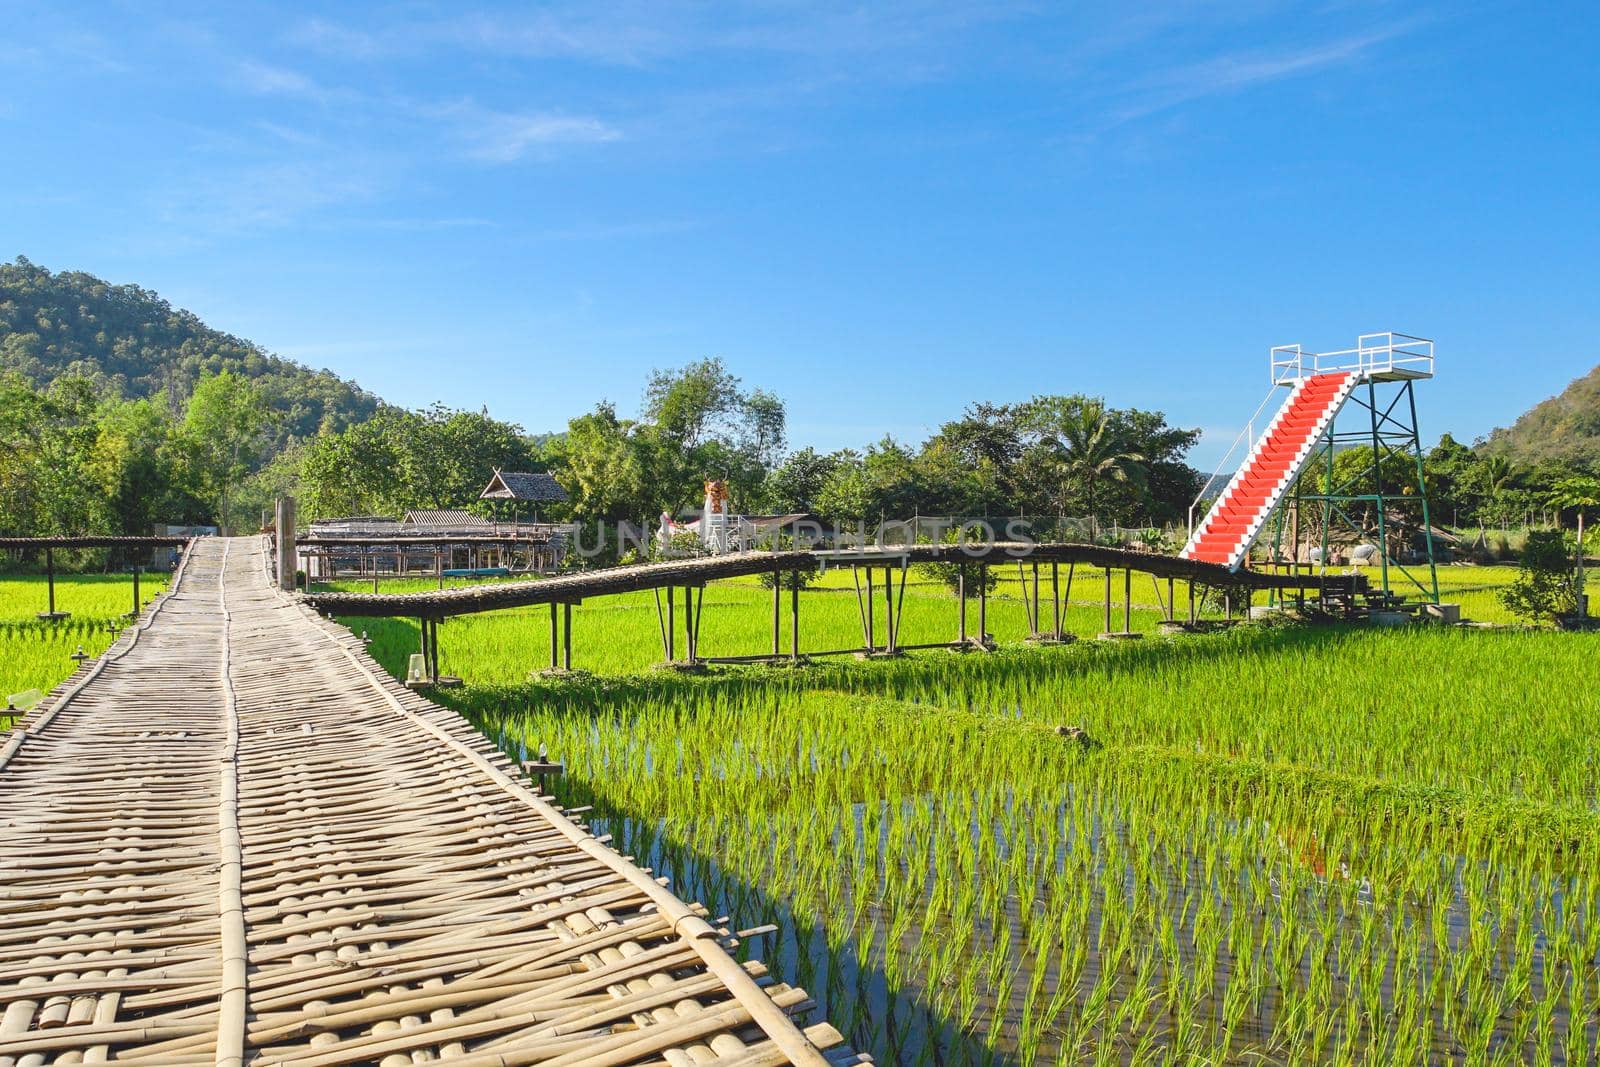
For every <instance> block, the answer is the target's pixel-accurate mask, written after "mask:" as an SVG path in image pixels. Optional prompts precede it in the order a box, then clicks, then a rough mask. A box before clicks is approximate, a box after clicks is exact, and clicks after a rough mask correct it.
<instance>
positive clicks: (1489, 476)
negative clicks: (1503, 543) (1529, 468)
mask: <svg viewBox="0 0 1600 1067" xmlns="http://www.w3.org/2000/svg"><path fill="white" fill-rule="evenodd" d="M1481 469H1482V471H1483V484H1484V487H1485V489H1486V492H1485V493H1484V499H1485V502H1486V503H1487V502H1492V501H1495V500H1497V499H1498V498H1499V496H1500V492H1501V490H1503V489H1505V488H1506V487H1507V486H1508V485H1510V484H1511V479H1512V477H1513V476H1514V475H1515V474H1516V472H1515V471H1514V470H1512V468H1511V462H1510V461H1509V460H1508V459H1506V458H1505V457H1504V456H1486V457H1485V458H1484V460H1483V466H1482V468H1481ZM1505 532H1506V517H1505V514H1504V513H1501V515H1500V533H1501V535H1502V536H1504V535H1505Z"/></svg>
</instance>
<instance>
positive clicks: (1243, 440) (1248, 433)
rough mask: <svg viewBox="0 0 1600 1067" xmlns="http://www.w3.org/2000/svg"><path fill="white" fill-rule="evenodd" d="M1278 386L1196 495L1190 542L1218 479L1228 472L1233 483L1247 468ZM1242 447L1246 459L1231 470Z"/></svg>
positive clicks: (1269, 394) (1271, 391) (1241, 431)
mask: <svg viewBox="0 0 1600 1067" xmlns="http://www.w3.org/2000/svg"><path fill="white" fill-rule="evenodd" d="M1272 351H1273V353H1274V358H1276V353H1277V351H1278V350H1277V349H1276V348H1274V349H1273V350H1272ZM1277 386H1278V383H1277V382H1273V388H1271V389H1269V390H1267V395H1266V396H1264V397H1262V398H1261V403H1260V404H1258V405H1257V406H1256V410H1255V412H1254V413H1253V414H1252V415H1251V416H1250V421H1249V422H1247V423H1245V426H1244V429H1242V430H1240V431H1239V436H1238V437H1235V438H1234V439H1233V444H1231V445H1229V446H1228V451H1227V452H1226V453H1225V454H1224V455H1223V457H1222V458H1221V459H1219V460H1217V462H1216V463H1215V464H1214V465H1213V466H1214V467H1215V468H1216V469H1215V470H1213V471H1212V472H1211V477H1209V478H1207V479H1206V484H1205V485H1203V486H1201V487H1200V492H1199V493H1197V494H1195V498H1194V499H1193V500H1191V501H1190V502H1189V532H1188V541H1193V540H1194V516H1195V511H1196V510H1197V509H1198V508H1199V507H1200V504H1201V503H1202V502H1203V501H1204V500H1205V499H1206V494H1207V493H1209V492H1211V487H1212V486H1213V485H1215V484H1216V482H1217V479H1218V478H1222V477H1224V474H1223V472H1224V471H1226V472H1227V474H1226V478H1227V480H1228V481H1232V480H1233V476H1234V475H1235V474H1237V473H1238V472H1239V470H1240V469H1241V468H1243V467H1244V466H1245V464H1246V462H1248V460H1249V458H1250V451H1251V448H1252V447H1253V446H1254V444H1255V440H1256V423H1257V422H1258V421H1260V419H1261V416H1262V413H1263V412H1265V411H1266V410H1267V405H1268V404H1270V403H1271V402H1272V399H1273V397H1275V396H1277V395H1278V389H1277ZM1268 422H1269V423H1270V422H1271V420H1270V419H1269V420H1268ZM1240 445H1244V446H1246V447H1245V452H1244V457H1243V459H1241V460H1240V462H1239V463H1238V464H1237V465H1236V466H1235V467H1234V468H1233V469H1232V470H1229V468H1228V464H1229V463H1230V462H1232V461H1233V457H1234V453H1236V452H1238V451H1239V446H1240ZM1224 487H1226V483H1224Z"/></svg>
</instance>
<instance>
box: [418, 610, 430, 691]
mask: <svg viewBox="0 0 1600 1067" xmlns="http://www.w3.org/2000/svg"><path fill="white" fill-rule="evenodd" d="M417 635H418V637H419V638H421V642H422V645H421V648H419V649H418V651H420V652H421V653H422V680H423V681H425V682H426V681H430V680H431V677H430V676H431V674H432V671H433V657H432V655H431V654H430V652H429V650H428V617H427V616H426V615H418V616H417Z"/></svg>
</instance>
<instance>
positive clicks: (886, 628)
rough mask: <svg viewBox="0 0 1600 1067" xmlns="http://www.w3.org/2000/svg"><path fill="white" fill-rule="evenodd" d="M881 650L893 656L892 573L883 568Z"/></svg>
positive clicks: (886, 565)
mask: <svg viewBox="0 0 1600 1067" xmlns="http://www.w3.org/2000/svg"><path fill="white" fill-rule="evenodd" d="M883 650H884V651H885V652H887V653H889V654H890V655H893V654H894V571H893V570H892V569H891V568H890V567H889V565H888V564H884V567H883Z"/></svg>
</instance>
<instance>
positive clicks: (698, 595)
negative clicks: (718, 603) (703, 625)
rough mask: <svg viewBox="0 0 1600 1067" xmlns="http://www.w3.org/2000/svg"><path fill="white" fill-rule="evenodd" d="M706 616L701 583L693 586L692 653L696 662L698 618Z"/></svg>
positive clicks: (697, 653)
mask: <svg viewBox="0 0 1600 1067" xmlns="http://www.w3.org/2000/svg"><path fill="white" fill-rule="evenodd" d="M705 617H706V587H705V586H703V585H701V586H697V587H696V588H695V598H694V655H695V660H696V662H698V661H699V659H700V620H701V619H703V618H705Z"/></svg>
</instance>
